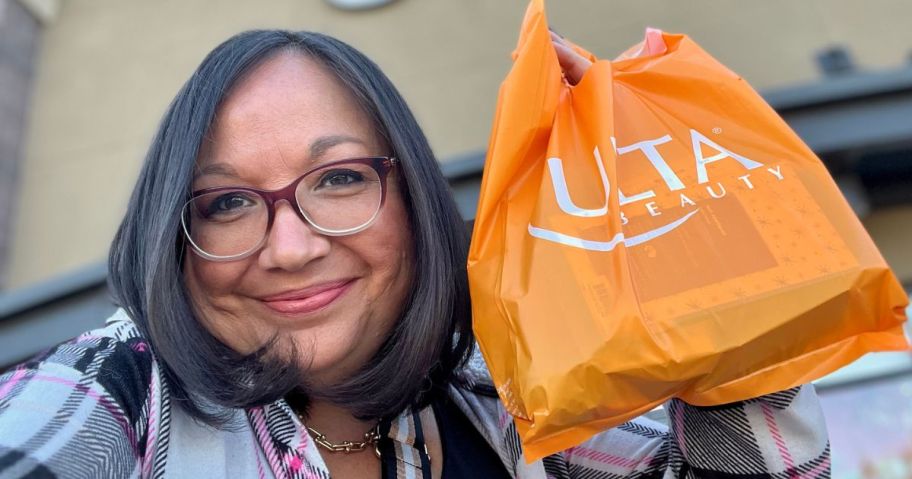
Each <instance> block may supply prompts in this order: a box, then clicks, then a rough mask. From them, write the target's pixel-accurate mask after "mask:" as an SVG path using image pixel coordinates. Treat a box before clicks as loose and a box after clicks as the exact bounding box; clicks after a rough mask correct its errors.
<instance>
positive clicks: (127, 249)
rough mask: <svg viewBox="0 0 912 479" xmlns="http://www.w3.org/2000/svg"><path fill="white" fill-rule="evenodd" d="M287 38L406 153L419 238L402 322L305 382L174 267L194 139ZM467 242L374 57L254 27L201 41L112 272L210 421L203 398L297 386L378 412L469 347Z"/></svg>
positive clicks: (404, 171)
mask: <svg viewBox="0 0 912 479" xmlns="http://www.w3.org/2000/svg"><path fill="white" fill-rule="evenodd" d="M282 51H292V52H297V53H300V54H302V55H306V56H308V57H310V58H312V59H315V60H317V61H318V62H319V63H321V64H322V65H323V66H324V67H326V69H327V70H328V71H330V72H332V73H333V74H335V75H336V77H338V79H339V81H340V82H342V84H344V85H345V86H347V88H348V90H349V91H350V92H351V94H352V95H353V96H354V97H355V99H356V100H357V101H358V102H359V103H360V105H361V107H362V108H363V111H364V112H365V113H366V114H367V116H368V118H369V119H370V121H372V122H373V124H374V126H375V128H376V131H377V133H378V135H379V136H380V138H382V139H383V140H384V141H385V142H386V144H387V145H389V147H390V149H391V150H392V152H391V153H392V155H393V156H395V157H397V158H399V159H400V160H401V169H400V173H401V174H400V177H401V181H402V183H403V185H402V186H403V187H404V191H405V195H404V197H405V202H406V206H407V210H408V214H409V221H410V225H411V229H412V235H413V238H414V240H413V242H414V247H415V251H414V255H413V257H414V258H415V264H414V274H415V276H414V281H413V287H412V291H411V293H410V297H409V298H407V300H406V301H405V306H404V309H403V311H402V313H401V316H400V318H399V319H398V323H397V324H396V326H395V327H394V329H393V331H392V332H391V334H390V335H389V337H388V338H387V339H386V341H385V342H384V343H383V345H382V346H381V348H380V349H379V351H378V352H377V354H376V355H375V356H374V357H373V358H372V359H371V360H370V361H369V362H368V364H367V365H365V366H364V367H363V368H362V369H361V370H359V371H358V372H356V373H355V374H354V375H353V376H352V377H350V378H348V379H346V380H345V381H344V382H343V383H341V384H338V385H335V386H333V387H331V388H330V390H325V389H321V390H320V391H313V390H309V389H308V387H307V384H306V382H307V381H306V376H305V377H304V378H303V380H302V375H301V371H300V370H299V368H297V367H295V366H294V365H293V364H292V363H293V360H291V359H289V358H288V357H287V356H288V355H284V356H285V357H284V359H283V358H282V356H283V355H281V354H275V349H276V348H273V347H272V346H274V345H275V341H273V342H272V343H270V344H266V345H263V347H261V348H260V350H259V351H257V352H255V353H253V354H248V355H245V354H240V353H238V352H237V351H234V350H232V349H231V348H230V347H228V346H227V345H225V344H224V343H222V342H221V341H219V340H218V339H217V338H216V337H215V336H213V335H212V334H211V333H210V332H209V331H208V330H207V329H206V327H204V326H203V322H202V321H201V320H200V318H198V317H196V315H195V314H194V310H193V308H192V303H191V300H190V297H189V295H188V293H187V288H186V287H185V284H184V281H183V276H182V255H183V254H184V252H185V251H186V248H185V242H184V239H183V235H182V234H181V226H180V211H181V207H182V205H183V204H184V202H185V201H187V200H188V199H189V196H190V191H191V182H192V178H193V171H194V167H195V165H196V161H197V156H198V154H199V151H200V146H201V145H202V144H203V141H204V138H205V137H206V135H207V134H208V133H209V130H210V128H211V127H212V123H213V120H214V118H215V113H216V110H217V109H218V107H219V105H220V103H221V102H222V101H223V100H224V99H225V97H226V96H227V95H228V92H230V91H231V87H232V85H234V84H235V83H236V82H237V81H238V80H239V79H241V78H242V77H243V76H244V75H245V73H248V72H250V71H251V69H253V68H255V67H256V66H257V65H259V64H261V63H262V62H263V61H264V60H266V59H268V58H270V57H271V56H272V55H274V54H277V53H279V52H282ZM467 243H468V232H467V230H466V228H465V226H464V224H463V222H462V219H461V218H460V215H459V213H458V211H457V209H456V205H455V202H454V201H453V199H452V197H451V196H450V192H449V189H448V185H447V183H446V181H445V179H444V178H443V175H442V174H441V172H440V168H439V166H438V165H437V162H436V160H435V158H434V154H433V152H432V151H431V148H430V146H429V145H428V142H427V139H426V138H425V136H424V134H423V133H422V131H421V128H420V127H419V126H418V123H417V122H416V120H415V118H414V116H413V115H412V113H411V111H410V110H409V108H408V106H407V105H406V103H405V101H404V100H403V99H402V97H401V96H400V94H399V92H398V91H397V90H396V88H395V87H394V86H393V85H392V83H391V82H390V81H389V79H388V78H387V77H386V76H385V75H384V74H383V72H381V71H380V69H379V68H378V67H377V65H376V64H374V63H373V62H372V61H371V60H369V59H368V58H367V57H365V56H364V55H363V54H362V53H360V52H359V51H357V50H355V49H354V48H353V47H351V46H349V45H347V44H345V43H343V42H341V41H339V40H337V39H334V38H331V37H329V36H326V35H321V34H318V33H311V32H289V31H280V30H257V31H248V32H244V33H241V34H238V35H236V36H234V37H232V38H230V39H229V40H227V41H226V42H224V43H222V44H221V45H219V46H218V47H217V48H216V49H215V50H213V51H212V52H211V53H209V55H208V56H207V57H206V58H205V59H204V60H203V62H202V64H201V65H200V66H199V67H198V68H197V70H196V71H195V72H194V73H193V76H192V77H190V79H189V80H188V81H187V83H186V84H184V86H183V88H181V90H180V91H179V92H178V94H177V96H176V97H175V98H174V101H173V102H172V103H171V105H170V107H169V108H168V111H167V113H166V114H165V116H164V118H163V119H162V121H161V125H160V126H159V128H158V132H157V133H156V135H155V137H154V139H153V140H152V145H151V147H150V148H149V151H148V153H147V156H146V158H145V163H144V164H143V167H142V170H141V172H140V174H139V179H138V181H137V183H136V186H135V188H134V190H133V193H132V196H131V198H130V202H129V205H128V207H127V212H126V215H125V216H124V219H123V222H122V223H121V225H120V228H119V229H118V231H117V235H116V236H115V238H114V242H113V244H112V246H111V252H110V256H109V261H108V273H109V284H110V287H111V289H112V290H113V295H114V299H115V301H116V302H117V303H118V304H119V305H120V306H121V307H122V308H124V309H125V310H126V311H127V313H128V314H129V315H130V317H131V318H132V319H133V321H134V322H135V323H136V326H137V327H138V328H139V330H140V331H141V332H142V333H143V334H144V335H145V337H146V338H147V340H148V341H149V342H150V343H151V345H152V349H153V351H154V352H155V354H156V356H157V358H158V359H159V361H160V363H161V365H162V368H163V370H164V373H165V374H166V377H167V378H168V384H169V386H170V388H171V394H172V397H175V398H176V399H177V400H178V401H177V402H178V403H179V404H181V405H182V406H184V407H185V409H186V410H187V411H188V412H189V413H190V414H192V415H193V416H195V417H197V418H199V419H201V420H204V421H206V422H208V423H210V424H214V425H217V424H220V423H221V422H222V420H223V419H224V418H225V417H226V415H225V414H223V413H225V412H227V411H225V410H221V412H219V411H213V410H212V409H211V408H209V407H208V406H207V405H209V404H211V403H214V404H216V405H219V406H222V407H227V408H246V407H252V406H257V405H263V404H267V403H269V402H272V401H275V400H276V399H278V398H280V397H283V396H285V395H288V394H289V393H292V392H294V396H295V397H296V398H297V400H298V402H299V404H300V405H302V406H304V407H306V405H307V404H308V403H309V400H310V399H312V398H315V397H320V398H322V399H325V400H330V401H333V402H335V403H337V404H340V405H344V406H346V407H347V408H348V409H349V410H351V411H352V412H353V413H354V414H355V415H356V416H358V417H361V418H365V419H366V418H373V419H376V418H382V417H391V416H393V415H395V414H398V413H400V412H402V411H404V410H405V409H407V408H408V407H416V408H417V407H423V406H424V405H426V404H427V403H428V402H429V401H430V398H431V397H432V395H433V393H434V392H435V391H436V392H440V391H442V390H443V389H444V388H445V387H446V385H447V384H448V383H449V382H450V381H451V380H453V378H454V376H453V374H454V371H456V370H458V369H459V368H460V367H461V366H462V365H464V362H465V361H466V359H467V358H468V356H469V355H470V354H471V350H472V347H473V344H474V338H473V335H472V331H471V324H470V323H471V318H470V316H471V313H470V305H469V294H468V284H467V278H466V272H465V263H466V252H467ZM201 399H202V401H201Z"/></svg>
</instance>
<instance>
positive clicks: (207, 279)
mask: <svg viewBox="0 0 912 479" xmlns="http://www.w3.org/2000/svg"><path fill="white" fill-rule="evenodd" d="M187 254H188V256H187V262H186V263H185V264H184V280H185V281H186V282H187V287H188V288H189V289H190V292H191V295H192V296H193V299H194V301H196V302H197V303H198V304H205V303H207V302H209V301H212V300H214V299H217V298H219V297H222V296H225V295H227V294H230V292H231V291H233V290H234V289H235V287H236V286H237V284H238V283H239V282H240V280H241V278H242V277H243V275H244V271H246V269H247V266H246V263H247V262H246V261H230V262H227V263H216V262H213V261H206V260H203V259H200V258H199V257H197V256H196V255H195V254H194V253H190V252H188V253H187Z"/></svg>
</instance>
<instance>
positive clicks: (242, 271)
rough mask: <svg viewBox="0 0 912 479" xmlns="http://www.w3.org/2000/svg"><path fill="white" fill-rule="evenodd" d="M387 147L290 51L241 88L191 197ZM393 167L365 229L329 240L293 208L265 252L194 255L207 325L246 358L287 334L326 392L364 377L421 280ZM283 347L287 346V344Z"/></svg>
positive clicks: (188, 273)
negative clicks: (237, 256) (221, 257)
mask: <svg viewBox="0 0 912 479" xmlns="http://www.w3.org/2000/svg"><path fill="white" fill-rule="evenodd" d="M388 154H389V151H388V150H387V148H386V145H384V144H383V142H382V141H381V140H380V139H379V138H378V137H377V134H376V133H375V132H374V129H373V126H372V124H371V122H370V120H369V119H368V117H367V116H366V115H365V114H364V112H363V111H362V110H361V108H360V107H359V106H358V104H357V102H356V101H355V99H354V98H353V97H352V96H351V94H350V93H349V92H348V91H347V90H346V89H345V88H344V87H343V86H342V85H341V84H340V82H339V80H338V79H336V78H335V77H334V76H333V75H332V74H331V73H329V72H328V71H326V70H325V68H324V67H322V66H321V65H320V64H318V63H317V62H315V61H314V60H311V59H309V58H307V57H304V56H303V55H300V54H297V53H281V54H279V55H278V56H276V57H273V58H272V59H270V60H268V61H266V62H265V63H263V64H262V65H260V66H259V67H258V68H256V69H255V70H254V71H253V72H252V73H251V74H250V75H249V76H247V77H246V78H245V79H244V80H242V81H241V82H240V83H239V84H238V85H236V86H235V87H234V88H233V90H232V92H231V94H230V95H229V96H228V97H227V99H226V100H225V102H224V103H223V104H222V106H221V107H220V108H219V111H218V114H217V120H216V122H215V123H214V125H213V128H212V132H211V136H210V138H209V141H208V142H207V143H206V145H205V146H204V148H203V151H202V152H201V154H200V157H199V159H198V165H197V172H196V174H197V176H196V178H195V179H194V183H193V190H198V189H202V188H210V187H219V186H249V187H254V188H259V189H267V190H275V189H279V188H282V187H284V186H286V185H288V184H289V183H291V182H292V181H293V180H295V179H296V178H298V177H299V176H301V175H302V174H304V173H305V172H307V171H308V170H310V169H312V168H314V167H315V166H318V165H322V164H325V163H328V162H331V161H336V160H341V159H347V158H355V157H367V156H385V155H388ZM397 178H398V173H397V172H396V170H395V169H394V170H393V171H391V172H390V174H389V176H388V178H387V182H386V185H387V193H386V202H385V204H384V206H383V208H382V209H381V211H380V214H379V216H378V217H377V219H376V220H375V221H374V223H373V224H371V226H370V227H368V228H367V229H365V230H363V231H361V232H359V233H356V234H353V235H350V236H336V237H330V236H324V235H321V234H318V233H316V232H315V231H314V230H313V229H312V228H311V227H310V226H308V225H307V224H305V223H304V222H303V221H302V220H301V218H300V217H299V216H298V215H297V214H296V212H295V211H294V208H295V206H294V205H289V204H288V203H287V202H279V203H277V204H276V211H275V218H274V221H273V224H272V228H271V230H270V231H269V233H268V236H267V238H266V241H265V244H264V246H263V247H262V249H261V250H259V251H258V252H257V253H255V254H253V255H252V256H249V257H247V258H244V259H241V260H237V261H229V262H212V261H208V260H206V259H204V258H202V257H200V256H198V255H196V254H193V253H191V251H190V250H189V249H188V250H187V255H186V262H185V267H184V276H185V280H186V283H187V286H188V289H189V291H190V295H191V297H192V299H193V301H194V305H195V307H196V309H197V311H198V313H199V314H200V316H201V320H202V321H203V322H204V324H206V326H207V328H208V329H209V330H210V331H211V332H212V333H213V334H215V335H216V336H217V337H218V338H219V339H221V340H222V341H223V342H224V343H226V344H227V345H229V346H230V347H232V348H233V349H235V350H237V351H239V352H243V353H249V352H252V351H254V350H256V349H257V348H258V347H259V346H261V345H262V344H263V343H264V342H266V341H268V340H269V339H270V338H271V337H273V336H274V335H276V334H278V336H279V338H280V339H281V340H284V339H286V338H289V339H291V340H292V341H293V342H294V343H295V345H296V346H297V349H298V352H299V353H300V358H301V361H302V364H301V366H302V367H304V368H306V369H307V370H308V373H309V374H308V377H309V379H311V380H313V381H314V382H315V383H316V384H317V385H319V384H332V383H333V382H337V381H339V380H340V379H343V378H345V377H346V376H347V375H349V374H351V373H353V372H355V371H356V370H357V369H358V368H360V367H361V366H362V365H364V364H365V363H366V362H367V361H368V360H369V359H370V357H371V356H372V355H373V354H374V353H375V352H376V351H377V350H378V349H379V347H380V345H381V344H382V343H383V341H384V339H385V338H386V337H387V335H388V333H389V332H390V330H391V329H392V327H393V325H394V324H395V323H396V321H397V319H398V317H399V315H400V313H401V311H402V308H403V303H404V300H405V298H406V296H407V293H408V291H409V288H410V287H411V281H412V266H413V265H412V263H413V262H412V255H413V253H412V242H411V231H410V227H409V223H408V218H407V214H406V209H405V204H404V200H403V197H402V194H403V193H402V192H401V191H400V189H399V188H398V187H397V183H398V182H397ZM280 344H282V343H281V342H280Z"/></svg>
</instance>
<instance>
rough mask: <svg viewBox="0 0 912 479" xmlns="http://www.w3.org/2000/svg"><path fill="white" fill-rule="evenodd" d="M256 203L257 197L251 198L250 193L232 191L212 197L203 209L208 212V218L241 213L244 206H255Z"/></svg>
mask: <svg viewBox="0 0 912 479" xmlns="http://www.w3.org/2000/svg"><path fill="white" fill-rule="evenodd" d="M256 204H257V201H256V199H255V198H251V195H250V194H249V193H245V192H241V191H231V192H228V193H223V194H219V195H218V196H216V197H215V198H212V199H211V201H209V202H208V204H207V205H206V208H205V209H204V210H203V211H205V212H206V215H205V216H206V217H207V218H209V217H213V216H228V215H232V214H236V213H239V212H240V211H241V210H243V209H244V208H251V207H254V206H256Z"/></svg>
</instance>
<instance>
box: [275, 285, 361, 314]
mask: <svg viewBox="0 0 912 479" xmlns="http://www.w3.org/2000/svg"><path fill="white" fill-rule="evenodd" d="M352 281H353V280H352V279H345V280H341V281H333V282H329V283H322V284H318V285H316V286H311V287H309V288H305V289H298V290H294V291H286V292H284V293H280V294H276V295H273V296H267V297H264V298H260V301H262V302H263V304H265V305H266V307H268V308H270V309H272V310H274V311H276V312H279V313H282V314H305V313H311V312H313V311H316V310H318V309H321V308H323V307H325V306H328V305H329V304H330V303H332V302H333V301H335V300H336V298H338V297H339V296H341V295H342V293H344V292H345V291H346V290H348V287H349V286H350V285H351V283H352Z"/></svg>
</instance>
